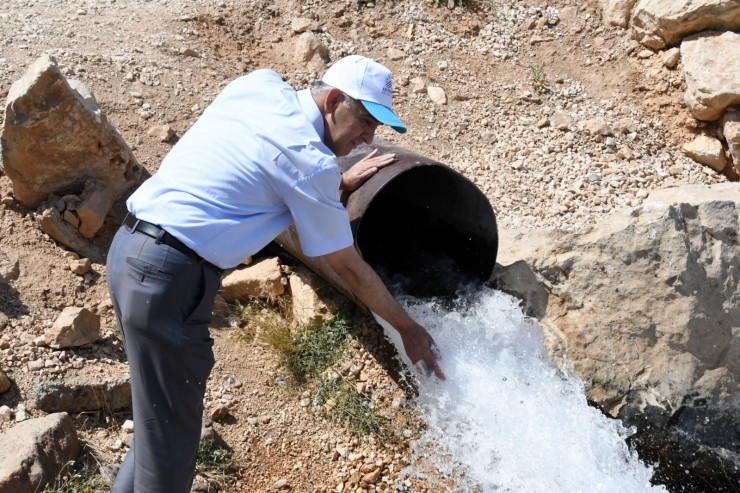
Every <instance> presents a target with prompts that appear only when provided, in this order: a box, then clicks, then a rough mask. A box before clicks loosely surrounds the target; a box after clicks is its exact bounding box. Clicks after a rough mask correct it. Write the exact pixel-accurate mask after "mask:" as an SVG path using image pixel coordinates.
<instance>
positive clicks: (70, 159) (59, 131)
mask: <svg viewBox="0 0 740 493" xmlns="http://www.w3.org/2000/svg"><path fill="white" fill-rule="evenodd" d="M93 105H94V99H93V98H92V97H91V96H90V97H88V96H85V95H80V93H79V92H77V91H75V90H74V89H72V87H70V84H69V83H68V82H67V80H66V79H65V78H64V76H63V75H62V74H61V72H60V71H59V67H58V66H57V64H56V60H55V59H54V58H53V57H51V56H48V55H46V56H42V57H40V58H39V59H38V60H36V61H35V62H34V63H33V64H32V65H31V66H30V67H29V68H28V70H27V71H26V73H25V75H24V76H23V77H22V78H21V79H19V80H18V81H16V82H15V83H14V84H13V85H12V86H11V88H10V92H9V93H8V99H7V105H6V109H5V123H4V125H3V132H2V138H1V139H0V144H1V146H2V163H3V167H4V171H5V173H6V174H7V175H8V177H9V178H10V179H11V181H12V183H13V194H14V196H15V198H16V200H18V201H19V202H20V203H22V204H23V205H25V206H27V207H36V206H37V205H39V204H40V203H41V202H42V201H43V200H45V199H46V197H47V196H48V195H49V193H51V192H55V191H58V190H76V191H81V190H82V189H83V186H84V184H85V182H86V181H87V180H88V179H90V178H94V179H96V180H98V181H99V182H101V183H103V184H105V186H107V187H108V188H110V189H111V190H112V191H113V194H114V195H115V196H119V195H120V194H121V193H122V192H124V191H125V190H126V189H128V188H129V187H130V186H131V185H133V184H134V183H135V182H136V180H137V178H138V177H139V175H140V174H141V170H142V169H141V167H140V166H139V165H138V163H137V162H136V159H135V158H134V155H133V154H132V152H131V149H129V147H128V145H126V142H125V141H124V140H123V138H122V137H121V135H120V134H119V133H118V131H117V130H116V129H115V128H113V126H112V125H111V124H110V123H109V122H108V121H107V119H106V118H105V116H104V115H103V114H102V113H101V112H100V110H99V109H97V105H94V106H95V110H94V111H93V110H92V109H91V106H93Z"/></svg>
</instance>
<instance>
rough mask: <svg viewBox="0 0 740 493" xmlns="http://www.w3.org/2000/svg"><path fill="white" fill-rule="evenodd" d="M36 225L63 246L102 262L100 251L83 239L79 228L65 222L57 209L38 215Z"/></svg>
mask: <svg viewBox="0 0 740 493" xmlns="http://www.w3.org/2000/svg"><path fill="white" fill-rule="evenodd" d="M75 217H77V216H75ZM36 223H37V224H38V225H39V228H41V231H43V232H44V233H46V234H48V235H49V236H51V237H52V238H54V239H55V240H56V241H58V242H59V243H61V244H62V245H64V246H66V247H69V248H71V249H72V250H74V251H75V252H77V253H79V254H80V255H81V256H83V257H87V258H89V259H90V260H92V261H93V262H97V263H99V262H102V260H103V255H102V254H101V253H100V250H98V248H97V247H95V246H94V245H92V244H91V243H90V242H88V241H87V240H86V239H85V238H83V237H82V235H81V234H80V232H79V231H78V230H77V228H75V227H74V226H73V225H72V224H70V223H69V222H67V221H65V220H64V218H63V217H62V216H61V214H59V211H58V210H57V209H56V208H54V207H47V208H45V209H44V210H43V211H42V212H41V213H40V214H37V215H36Z"/></svg>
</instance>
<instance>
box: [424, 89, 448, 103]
mask: <svg viewBox="0 0 740 493" xmlns="http://www.w3.org/2000/svg"><path fill="white" fill-rule="evenodd" d="M427 95H428V96H429V99H431V100H432V102H433V103H434V104H439V105H443V104H447V94H445V90H444V89H442V88H441V87H439V86H428V87H427Z"/></svg>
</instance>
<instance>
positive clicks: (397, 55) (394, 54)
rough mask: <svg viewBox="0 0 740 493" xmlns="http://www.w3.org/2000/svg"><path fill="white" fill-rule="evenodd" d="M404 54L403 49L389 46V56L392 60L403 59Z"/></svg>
mask: <svg viewBox="0 0 740 493" xmlns="http://www.w3.org/2000/svg"><path fill="white" fill-rule="evenodd" d="M404 56H405V55H404V54H403V51H401V50H399V49H398V48H393V47H392V46H391V47H390V48H388V58H390V59H391V60H393V61H396V60H402V59H403V57H404Z"/></svg>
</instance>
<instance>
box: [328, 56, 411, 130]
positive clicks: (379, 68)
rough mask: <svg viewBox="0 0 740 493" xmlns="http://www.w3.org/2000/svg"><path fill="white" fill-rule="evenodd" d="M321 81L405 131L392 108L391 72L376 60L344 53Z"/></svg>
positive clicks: (386, 123)
mask: <svg viewBox="0 0 740 493" xmlns="http://www.w3.org/2000/svg"><path fill="white" fill-rule="evenodd" d="M321 80H322V81H323V82H325V83H326V84H329V85H330V86H332V87H335V88H337V89H339V90H340V91H342V92H343V93H345V94H347V95H348V96H350V97H352V98H354V99H357V100H359V101H361V102H362V105H363V106H364V107H365V109H367V111H368V112H369V113H370V114H371V115H373V117H374V118H375V119H376V120H378V121H379V122H380V123H382V124H384V125H388V126H390V127H391V128H393V130H395V131H396V132H398V133H402V134H403V133H406V126H405V125H404V124H403V123H402V122H401V119H400V118H398V116H397V115H396V114H395V113H394V112H393V110H392V109H391V98H392V96H393V75H392V74H391V71H390V70H388V69H387V68H385V67H384V66H383V65H381V64H379V63H378V62H376V61H375V60H371V59H369V58H366V57H364V56H360V55H350V56H346V57H344V58H341V59H339V60H337V61H336V62H335V63H334V65H332V66H331V67H330V68H329V70H327V71H326V73H325V74H324V77H323V78H322V79H321Z"/></svg>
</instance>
